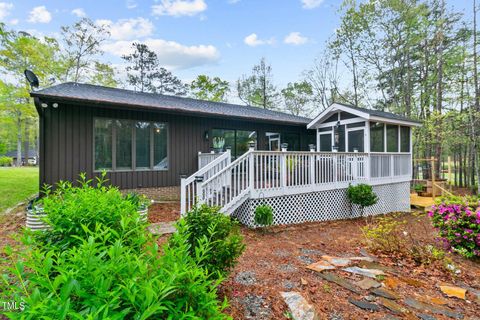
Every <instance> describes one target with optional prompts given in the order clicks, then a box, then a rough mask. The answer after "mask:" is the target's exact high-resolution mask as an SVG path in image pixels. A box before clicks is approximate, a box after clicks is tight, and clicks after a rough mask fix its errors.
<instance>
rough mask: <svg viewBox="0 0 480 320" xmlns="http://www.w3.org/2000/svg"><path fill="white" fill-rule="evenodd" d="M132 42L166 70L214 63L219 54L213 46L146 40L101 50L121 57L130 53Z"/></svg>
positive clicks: (121, 42)
mask: <svg viewBox="0 0 480 320" xmlns="http://www.w3.org/2000/svg"><path fill="white" fill-rule="evenodd" d="M132 42H142V43H144V44H146V45H147V46H148V47H149V48H150V50H152V51H154V52H155V53H156V54H157V56H158V61H159V62H160V65H161V66H163V67H165V68H167V69H171V70H174V69H188V68H193V67H197V66H201V65H206V64H212V63H216V62H217V61H218V60H219V59H220V52H219V51H218V50H217V48H216V47H215V46H213V45H195V46H186V45H183V44H180V43H178V42H175V41H167V40H163V39H152V38H150V39H146V40H145V41H138V40H132V41H116V42H110V43H106V44H104V45H103V49H104V50H105V51H106V52H108V53H111V54H112V55H116V56H122V55H128V54H130V53H131V52H132Z"/></svg>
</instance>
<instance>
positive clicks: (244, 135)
mask: <svg viewBox="0 0 480 320" xmlns="http://www.w3.org/2000/svg"><path fill="white" fill-rule="evenodd" d="M250 142H254V143H255V149H257V132H256V131H243V130H237V137H236V141H235V156H236V157H239V156H241V155H242V154H244V153H245V152H247V151H248V147H249V143H250Z"/></svg>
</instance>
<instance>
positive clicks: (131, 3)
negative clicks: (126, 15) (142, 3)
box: [125, 0, 138, 9]
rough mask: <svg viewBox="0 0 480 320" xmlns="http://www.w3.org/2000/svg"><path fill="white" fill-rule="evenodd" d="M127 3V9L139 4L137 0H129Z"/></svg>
mask: <svg viewBox="0 0 480 320" xmlns="http://www.w3.org/2000/svg"><path fill="white" fill-rule="evenodd" d="M125 5H126V7H127V9H135V8H136V7H137V5H138V4H137V2H136V1H135V0H127V1H126V3H125Z"/></svg>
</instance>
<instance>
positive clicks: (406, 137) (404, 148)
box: [400, 126, 410, 152]
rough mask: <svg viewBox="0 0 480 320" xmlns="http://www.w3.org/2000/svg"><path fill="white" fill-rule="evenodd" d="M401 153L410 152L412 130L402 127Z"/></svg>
mask: <svg viewBox="0 0 480 320" xmlns="http://www.w3.org/2000/svg"><path fill="white" fill-rule="evenodd" d="M400 152H410V128H409V127H404V126H402V127H400Z"/></svg>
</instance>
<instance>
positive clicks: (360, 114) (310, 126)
mask: <svg viewBox="0 0 480 320" xmlns="http://www.w3.org/2000/svg"><path fill="white" fill-rule="evenodd" d="M332 111H345V112H348V113H351V114H354V115H356V116H358V117H360V118H363V119H366V120H369V119H370V115H369V114H368V113H366V112H362V111H360V110H357V109H354V108H349V107H348V106H344V105H341V104H338V103H333V104H332V105H331V106H330V107H328V108H327V109H325V110H323V111H322V112H321V113H320V114H319V115H318V116H316V117H315V119H313V120H312V121H311V122H310V123H309V124H308V125H307V129H315V128H317V125H318V123H319V122H321V121H322V119H323V118H325V117H326V116H327V115H328V114H329V113H330V112H332Z"/></svg>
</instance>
